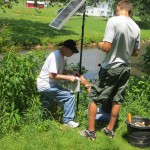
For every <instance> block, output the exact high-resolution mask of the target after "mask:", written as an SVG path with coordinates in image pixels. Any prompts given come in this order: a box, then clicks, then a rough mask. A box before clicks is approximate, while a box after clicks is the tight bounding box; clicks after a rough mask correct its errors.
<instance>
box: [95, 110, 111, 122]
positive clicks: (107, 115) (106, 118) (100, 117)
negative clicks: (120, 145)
mask: <svg viewBox="0 0 150 150" xmlns="http://www.w3.org/2000/svg"><path fill="white" fill-rule="evenodd" d="M110 115H111V114H110V113H106V112H104V111H103V110H102V108H98V110H97V115H96V120H100V121H104V122H109V121H110Z"/></svg>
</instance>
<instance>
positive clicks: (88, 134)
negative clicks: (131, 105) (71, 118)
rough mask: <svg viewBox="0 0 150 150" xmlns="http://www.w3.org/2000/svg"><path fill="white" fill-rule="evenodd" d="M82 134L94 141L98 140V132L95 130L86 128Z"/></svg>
mask: <svg viewBox="0 0 150 150" xmlns="http://www.w3.org/2000/svg"><path fill="white" fill-rule="evenodd" d="M80 134H81V136H83V137H87V138H89V139H90V140H92V141H94V140H96V133H95V131H89V130H88V129H86V130H83V131H82V132H81V133H80Z"/></svg>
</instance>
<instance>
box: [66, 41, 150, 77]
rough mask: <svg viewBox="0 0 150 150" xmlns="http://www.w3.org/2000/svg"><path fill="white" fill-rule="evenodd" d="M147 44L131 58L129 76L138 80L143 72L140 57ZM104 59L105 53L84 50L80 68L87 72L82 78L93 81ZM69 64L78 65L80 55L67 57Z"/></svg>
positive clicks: (94, 49) (96, 49)
mask: <svg viewBox="0 0 150 150" xmlns="http://www.w3.org/2000/svg"><path fill="white" fill-rule="evenodd" d="M147 45H150V43H149V44H143V45H142V46H141V50H140V51H139V55H138V56H137V57H131V59H130V62H131V74H132V75H134V76H136V77H138V78H140V77H141V75H142V74H144V72H143V65H142V64H141V63H140V61H141V57H142V55H143V54H144V53H145V49H146V46H147ZM104 57H105V52H102V51H101V50H98V48H84V49H83V52H82V66H84V67H85V68H86V69H87V70H88V72H87V73H86V74H84V76H85V77H86V78H87V79H89V80H93V79H94V78H95V76H96V75H97V73H98V71H99V66H98V64H100V63H101V62H102V61H103V59H104ZM67 60H68V64H69V63H78V62H79V61H80V53H78V54H74V55H73V56H71V57H69V58H68V59H67Z"/></svg>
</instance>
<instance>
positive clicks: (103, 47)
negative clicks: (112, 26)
mask: <svg viewBox="0 0 150 150" xmlns="http://www.w3.org/2000/svg"><path fill="white" fill-rule="evenodd" d="M98 48H99V49H101V50H102V51H104V52H109V50H110V49H111V43H110V42H99V43H98Z"/></svg>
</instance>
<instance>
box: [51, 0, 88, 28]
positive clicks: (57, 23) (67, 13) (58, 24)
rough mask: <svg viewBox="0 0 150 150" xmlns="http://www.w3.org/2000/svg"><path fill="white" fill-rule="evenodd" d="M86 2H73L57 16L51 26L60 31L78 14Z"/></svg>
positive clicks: (72, 0) (73, 0) (77, 0)
mask: <svg viewBox="0 0 150 150" xmlns="http://www.w3.org/2000/svg"><path fill="white" fill-rule="evenodd" d="M85 1H86V0H71V1H70V2H69V3H68V4H67V6H66V7H65V8H64V9H63V10H62V11H61V12H60V13H59V14H58V15H57V16H56V18H55V19H54V20H53V21H52V22H51V23H50V24H49V26H51V27H53V28H55V29H57V30H60V29H61V28H62V26H63V25H64V24H65V23H66V22H67V21H68V20H69V19H70V18H71V17H72V16H73V15H74V14H75V13H76V12H77V10H78V9H79V8H80V7H81V6H82V5H83V4H84V3H85Z"/></svg>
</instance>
